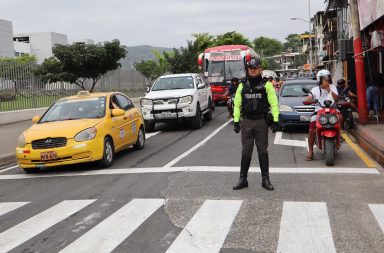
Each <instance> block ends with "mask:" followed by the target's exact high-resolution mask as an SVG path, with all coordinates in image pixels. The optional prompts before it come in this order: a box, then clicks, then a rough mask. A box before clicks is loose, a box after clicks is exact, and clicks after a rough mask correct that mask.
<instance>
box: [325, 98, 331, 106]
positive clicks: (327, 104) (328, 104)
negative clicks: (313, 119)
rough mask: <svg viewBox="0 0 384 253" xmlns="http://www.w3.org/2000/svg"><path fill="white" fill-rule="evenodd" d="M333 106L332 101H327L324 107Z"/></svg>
mask: <svg viewBox="0 0 384 253" xmlns="http://www.w3.org/2000/svg"><path fill="white" fill-rule="evenodd" d="M331 104H332V101H331V100H325V101H324V105H325V107H330V106H331Z"/></svg>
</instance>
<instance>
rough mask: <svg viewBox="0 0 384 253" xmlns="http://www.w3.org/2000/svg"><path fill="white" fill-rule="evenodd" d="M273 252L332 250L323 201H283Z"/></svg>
mask: <svg viewBox="0 0 384 253" xmlns="http://www.w3.org/2000/svg"><path fill="white" fill-rule="evenodd" d="M277 252H286V253H296V252H324V253H332V252H335V253H336V249H335V245H334V242H333V237H332V231H331V226H330V223H329V217H328V210H327V206H326V204H325V203H324V202H290V201H285V202H284V205H283V214H282V217H281V223H280V234H279V242H278V246H277Z"/></svg>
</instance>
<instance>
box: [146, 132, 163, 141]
mask: <svg viewBox="0 0 384 253" xmlns="http://www.w3.org/2000/svg"><path fill="white" fill-rule="evenodd" d="M159 133H161V131H158V132H154V133H146V134H145V138H146V139H149V138H151V137H153V136H155V135H157V134H159Z"/></svg>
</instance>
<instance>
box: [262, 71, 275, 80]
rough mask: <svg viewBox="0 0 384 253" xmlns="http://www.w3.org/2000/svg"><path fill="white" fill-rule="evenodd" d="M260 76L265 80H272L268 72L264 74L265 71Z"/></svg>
mask: <svg viewBox="0 0 384 253" xmlns="http://www.w3.org/2000/svg"><path fill="white" fill-rule="evenodd" d="M261 76H262V77H263V78H265V79H270V78H271V79H273V76H272V74H271V73H269V72H266V71H263V73H262V74H261Z"/></svg>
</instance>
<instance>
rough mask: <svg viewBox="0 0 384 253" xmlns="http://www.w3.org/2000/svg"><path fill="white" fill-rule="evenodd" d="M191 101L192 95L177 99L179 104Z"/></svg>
mask: <svg viewBox="0 0 384 253" xmlns="http://www.w3.org/2000/svg"><path fill="white" fill-rule="evenodd" d="M192 101H193V97H192V96H185V97H181V98H180V99H179V104H191V103H192Z"/></svg>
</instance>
